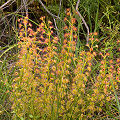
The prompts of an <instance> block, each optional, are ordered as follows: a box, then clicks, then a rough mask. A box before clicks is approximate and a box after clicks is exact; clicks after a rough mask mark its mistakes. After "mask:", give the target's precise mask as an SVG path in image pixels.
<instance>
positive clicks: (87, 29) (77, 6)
mask: <svg viewBox="0 0 120 120" xmlns="http://www.w3.org/2000/svg"><path fill="white" fill-rule="evenodd" d="M79 3H80V0H78V1H77V4H76V11H77V13H78V15H79V17H80V18H81V19H82V21H83V23H84V25H85V27H86V29H87V40H86V41H87V43H86V44H88V41H89V27H88V25H87V23H86V22H85V20H84V18H83V17H82V15H81V14H80V12H79V11H78V6H79Z"/></svg>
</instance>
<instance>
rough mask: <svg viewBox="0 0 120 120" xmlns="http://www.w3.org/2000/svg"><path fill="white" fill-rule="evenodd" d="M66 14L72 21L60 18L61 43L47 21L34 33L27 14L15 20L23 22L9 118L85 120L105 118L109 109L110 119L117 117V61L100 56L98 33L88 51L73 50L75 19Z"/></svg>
mask: <svg viewBox="0 0 120 120" xmlns="http://www.w3.org/2000/svg"><path fill="white" fill-rule="evenodd" d="M66 14H67V16H70V19H68V18H67V17H66V18H65V19H64V21H65V23H66V26H64V28H63V29H64V32H63V33H64V39H63V44H62V45H61V44H60V42H59V36H53V29H54V27H53V25H52V22H51V21H46V20H45V17H41V18H40V20H42V22H41V24H40V25H39V27H38V28H37V30H36V31H33V30H32V29H31V26H32V25H31V23H30V22H29V21H28V16H26V17H25V18H24V19H22V18H21V19H19V20H18V21H22V24H19V26H20V28H21V30H20V33H19V36H18V38H19V42H18V49H19V55H18V61H17V62H16V67H17V70H16V71H15V73H14V75H15V76H16V77H15V78H14V79H13V83H12V86H11V87H12V91H11V92H10V93H11V95H10V98H9V99H10V101H11V102H12V103H13V104H12V107H11V109H12V113H13V116H12V119H17V120H18V119H34V120H37V119H53V120H54V119H73V120H74V119H81V120H83V119H86V120H87V119H89V118H95V117H96V116H100V115H101V114H102V115H103V116H105V115H107V111H108V109H109V111H112V113H110V116H112V117H113V118H115V116H118V114H119V112H120V107H119V100H118V96H117V92H116V91H117V90H118V88H119V86H118V84H119V82H120V58H117V56H116V60H113V59H111V57H110V56H111V55H112V52H111V49H107V50H105V51H101V52H99V50H98V49H99V48H98V43H99V39H98V38H97V37H96V36H97V32H94V33H90V39H89V44H87V45H86V48H87V49H86V50H84V49H82V50H79V51H77V48H76V43H77V32H76V31H77V28H76V26H75V23H76V19H75V18H74V16H71V13H70V9H67V12H66ZM116 44H117V45H119V44H120V41H119V40H118V41H117V43H116ZM106 45H107V44H106ZM76 51H77V54H75V53H76ZM98 63H99V65H98ZM97 65H98V66H97ZM96 66H97V67H96ZM95 67H96V68H95ZM94 68H95V69H94ZM95 72H96V73H95ZM93 76H94V77H93ZM115 102H116V103H117V104H115ZM109 104H111V105H109ZM112 106H114V107H117V109H114V107H112ZM103 116H100V117H101V118H102V117H103Z"/></svg>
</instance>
